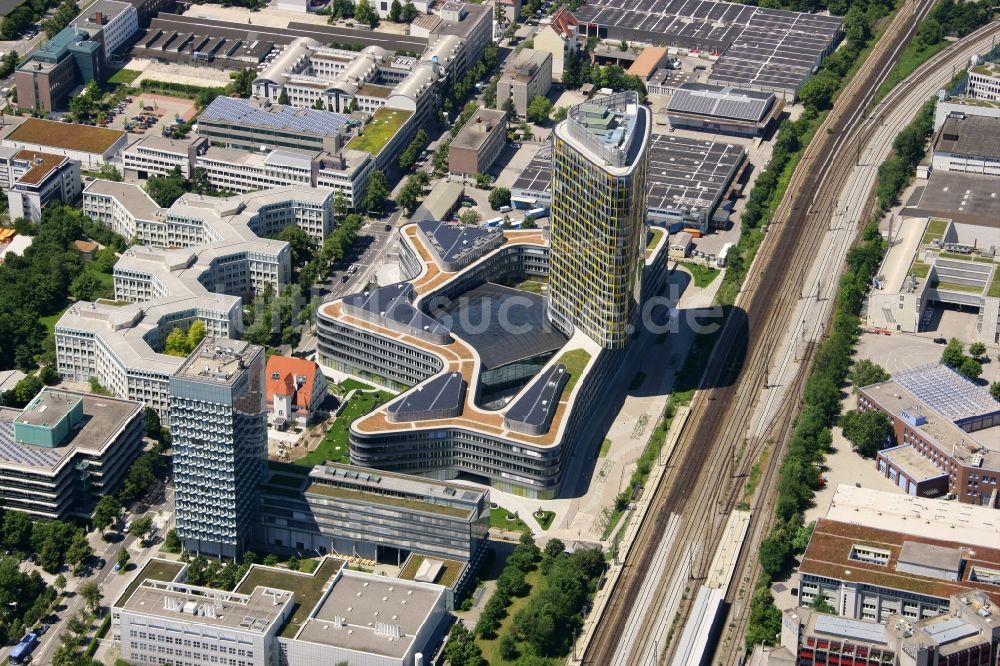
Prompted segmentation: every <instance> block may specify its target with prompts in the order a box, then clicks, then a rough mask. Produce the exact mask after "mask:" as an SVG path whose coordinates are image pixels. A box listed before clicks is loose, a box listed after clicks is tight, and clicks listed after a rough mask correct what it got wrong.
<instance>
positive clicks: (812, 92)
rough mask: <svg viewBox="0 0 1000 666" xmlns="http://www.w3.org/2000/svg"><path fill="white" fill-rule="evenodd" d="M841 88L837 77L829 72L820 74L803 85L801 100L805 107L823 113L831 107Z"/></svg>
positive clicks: (800, 94) (800, 93)
mask: <svg viewBox="0 0 1000 666" xmlns="http://www.w3.org/2000/svg"><path fill="white" fill-rule="evenodd" d="M839 87H840V83H839V81H838V80H837V78H836V77H834V76H833V75H832V74H830V73H829V72H820V73H819V74H816V75H815V76H813V77H812V78H811V79H809V80H808V81H806V82H805V83H803V84H802V87H801V88H799V99H800V100H802V104H804V105H805V106H807V107H810V108H813V109H815V110H817V111H822V110H823V109H826V108H828V107H829V106H830V103H831V102H832V101H833V96H834V95H835V94H836V92H837V89H838V88H839Z"/></svg>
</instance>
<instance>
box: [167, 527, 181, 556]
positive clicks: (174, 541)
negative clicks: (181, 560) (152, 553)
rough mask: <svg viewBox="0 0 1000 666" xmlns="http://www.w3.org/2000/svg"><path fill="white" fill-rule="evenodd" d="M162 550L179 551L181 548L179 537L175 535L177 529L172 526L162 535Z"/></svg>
mask: <svg viewBox="0 0 1000 666" xmlns="http://www.w3.org/2000/svg"><path fill="white" fill-rule="evenodd" d="M163 550H165V551H167V552H168V553H179V552H180V550H181V539H180V537H179V536H177V530H175V529H174V528H172V527H171V528H170V529H169V530H167V533H166V534H165V535H164V536H163Z"/></svg>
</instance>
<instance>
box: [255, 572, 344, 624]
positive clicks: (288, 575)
mask: <svg viewBox="0 0 1000 666" xmlns="http://www.w3.org/2000/svg"><path fill="white" fill-rule="evenodd" d="M343 565H344V561H343V560H338V559H335V558H332V557H330V558H327V559H326V561H324V562H323V566H321V567H320V568H319V571H317V572H316V573H315V574H312V575H309V574H302V573H297V572H295V571H281V570H278V569H273V568H271V567H261V566H255V567H253V568H252V569H251V570H250V573H249V574H247V577H246V578H245V579H244V580H243V582H242V583H240V584H239V585H238V586H237V587H236V592H239V593H241V594H250V593H251V592H253V590H254V588H255V587H257V586H258V585H259V586H262V587H273V588H276V589H278V590H288V591H289V592H291V593H292V594H293V595H294V603H295V610H294V611H292V616H291V617H290V618H289V620H288V624H286V625H285V626H284V628H283V629H282V630H281V632H280V633H279V634H278V635H279V636H283V637H284V638H291V637H292V636H294V635H295V634H296V633H298V631H299V629H300V628H301V627H302V622H303V621H304V620H305V619H306V618H307V617H308V616H309V613H310V612H312V609H313V607H314V606H315V605H316V602H317V601H319V598H320V595H321V594H322V593H323V586H324V585H325V584H326V582H327V581H328V580H330V579H331V578H333V576H334V575H335V574H336V573H337V572H338V571H340V568H341V567H342V566H343Z"/></svg>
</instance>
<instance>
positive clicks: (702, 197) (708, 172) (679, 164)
mask: <svg viewBox="0 0 1000 666" xmlns="http://www.w3.org/2000/svg"><path fill="white" fill-rule="evenodd" d="M744 155H745V151H744V149H743V148H742V147H741V146H738V145H735V144H730V143H716V142H714V141H706V140H704V139H690V138H687V137H682V136H678V135H676V134H654V135H653V138H652V141H650V144H649V169H648V172H647V173H648V176H647V181H648V188H647V191H646V207H647V208H648V209H649V211H650V213H652V214H655V213H656V212H657V211H664V212H665V211H670V210H677V209H679V208H681V207H685V208H687V209H689V210H690V209H692V208H698V209H704V208H709V207H711V206H712V205H714V203H716V202H717V201H718V199H719V197H720V196H721V195H722V194H723V190H724V189H725V188H726V187H728V186H729V183H730V182H731V180H732V177H733V176H734V175H735V171H736V169H737V168H738V166H739V165H740V164H741V163H742V162H743V159H744Z"/></svg>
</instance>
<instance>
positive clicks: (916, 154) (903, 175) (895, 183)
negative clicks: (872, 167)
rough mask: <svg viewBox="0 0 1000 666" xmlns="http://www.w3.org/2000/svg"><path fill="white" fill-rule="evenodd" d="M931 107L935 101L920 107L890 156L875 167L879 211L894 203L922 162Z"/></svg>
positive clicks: (931, 124) (931, 120)
mask: <svg viewBox="0 0 1000 666" xmlns="http://www.w3.org/2000/svg"><path fill="white" fill-rule="evenodd" d="M934 106H935V100H929V101H928V102H927V103H926V104H924V106H923V108H921V109H920V112H919V113H918V114H917V117H916V118H915V119H914V121H913V122H912V123H910V124H909V125H907V126H906V128H905V129H904V130H903V131H902V132H900V133H899V134H898V135H896V138H895V140H894V141H893V142H892V150H893V154H892V156H891V157H889V159H887V160H886V161H885V162H883V163H882V165H881V166H879V169H878V185H877V187H876V188H875V197H876V200H877V201H878V204H879V207H880V208H882V209H883V210H886V209H888V208H889V207H890V206H892V205H893V204H895V203H896V198H897V197H898V196H899V194H900V192H902V191H903V188H904V187H906V184H907V183H908V182H909V180H910V176H911V174H912V173H913V170H914V169H916V168H917V165H918V164H920V162H921V160H923V159H924V155H925V154H926V145H927V139H928V138H930V135H931V132H933V131H934Z"/></svg>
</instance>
